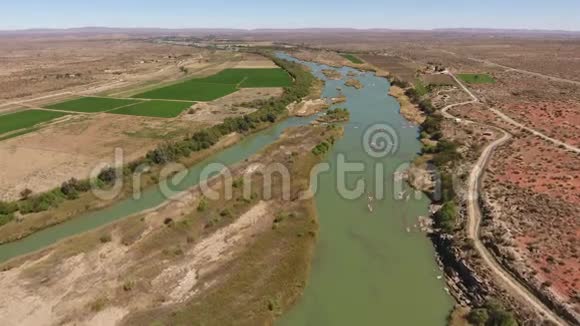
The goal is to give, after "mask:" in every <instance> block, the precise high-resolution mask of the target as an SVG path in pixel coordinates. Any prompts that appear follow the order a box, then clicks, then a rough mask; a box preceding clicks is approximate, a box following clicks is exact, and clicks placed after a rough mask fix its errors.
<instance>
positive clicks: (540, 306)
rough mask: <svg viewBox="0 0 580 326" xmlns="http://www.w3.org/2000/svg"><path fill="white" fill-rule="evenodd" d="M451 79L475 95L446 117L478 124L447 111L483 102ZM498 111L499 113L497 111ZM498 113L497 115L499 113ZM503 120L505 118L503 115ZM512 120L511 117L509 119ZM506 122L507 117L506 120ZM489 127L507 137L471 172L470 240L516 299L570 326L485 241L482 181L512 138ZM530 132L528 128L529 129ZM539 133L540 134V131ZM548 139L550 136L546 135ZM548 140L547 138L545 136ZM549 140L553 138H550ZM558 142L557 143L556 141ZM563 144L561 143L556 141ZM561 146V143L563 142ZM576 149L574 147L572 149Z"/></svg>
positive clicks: (491, 146) (488, 149)
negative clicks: (482, 233)
mask: <svg viewBox="0 0 580 326" xmlns="http://www.w3.org/2000/svg"><path fill="white" fill-rule="evenodd" d="M448 74H449V75H450V76H451V77H453V78H454V79H455V81H456V82H457V84H458V85H459V86H460V87H461V88H463V90H464V91H465V92H466V93H467V94H469V96H471V98H472V99H473V100H471V101H467V102H463V103H457V104H452V105H448V106H446V107H445V108H443V109H442V113H443V116H444V117H445V118H448V119H454V120H456V121H461V122H462V123H468V124H469V123H476V122H474V121H470V120H465V119H463V120H461V119H459V118H458V117H455V116H453V115H451V114H449V113H448V112H447V111H448V110H449V109H451V108H453V107H457V106H461V105H466V104H473V103H480V101H479V99H478V98H477V97H476V96H475V95H474V94H473V93H472V92H471V91H470V90H469V89H468V88H467V87H466V86H465V85H464V84H463V83H462V82H461V81H460V80H458V79H457V78H456V77H455V76H454V75H453V74H451V73H448ZM496 111H497V110H496ZM496 114H497V113H496ZM500 118H501V116H500ZM505 118H507V119H509V120H511V119H510V118H509V117H507V116H506V117H505ZM502 119H503V120H505V119H504V118H502ZM505 121H506V122H509V123H511V124H514V123H515V124H518V125H520V126H521V124H519V123H517V122H515V121H513V120H511V122H510V121H507V120H505ZM487 127H489V128H492V129H495V130H498V131H501V132H502V133H503V136H502V137H501V138H499V139H497V140H495V141H494V142H492V143H491V144H489V145H487V146H486V147H485V149H484V150H483V152H482V154H481V156H480V157H479V159H478V160H477V162H476V163H475V165H474V167H473V169H472V170H471V173H470V175H469V180H468V193H467V206H468V207H467V233H468V237H469V238H470V239H472V240H473V241H474V244H475V250H476V251H477V252H478V253H479V254H480V256H481V257H482V259H483V262H484V263H485V264H486V265H487V267H488V268H489V269H490V270H491V271H492V273H493V274H494V275H495V279H496V280H497V281H498V284H500V285H501V286H502V287H503V288H505V289H506V290H508V291H509V293H510V294H512V295H513V296H516V297H519V298H520V299H521V300H522V302H526V303H527V304H528V305H529V306H530V307H532V308H533V309H534V310H535V311H537V312H538V313H540V315H541V316H542V317H544V318H546V319H547V320H549V321H551V322H553V323H555V324H556V325H567V323H566V322H565V321H564V320H562V319H561V318H560V316H558V314H556V313H555V312H553V311H552V310H550V308H548V307H547V306H546V305H545V304H544V303H543V302H542V301H541V300H540V299H538V298H537V297H536V296H535V295H534V294H533V293H532V292H530V291H529V290H528V289H527V288H526V287H525V286H524V285H523V284H522V283H520V281H519V280H517V279H516V278H514V277H513V276H512V275H511V274H510V273H509V272H508V271H506V270H505V269H504V268H503V266H502V265H501V264H500V263H499V262H498V261H497V260H496V259H495V257H494V256H493V255H492V254H491V253H490V252H489V250H487V248H486V247H485V245H484V244H483V242H482V241H481V238H480V234H479V229H480V224H481V209H480V207H479V201H478V200H479V196H480V188H481V179H482V177H483V174H484V172H485V167H486V166H487V164H488V163H489V161H490V159H491V157H492V155H493V152H494V150H495V149H496V148H497V147H499V146H501V145H503V144H505V143H506V142H507V141H508V140H509V139H510V138H511V137H512V136H511V134H510V133H508V132H507V131H505V130H503V129H500V128H496V127H493V126H487ZM526 129H527V128H526ZM538 134H540V133H539V132H538ZM545 137H547V136H545ZM543 138H544V137H543ZM547 138H549V137H547ZM554 141H555V140H554ZM556 142H559V141H556ZM559 143H561V142H559ZM558 145H560V144H558ZM570 147H572V148H573V146H570Z"/></svg>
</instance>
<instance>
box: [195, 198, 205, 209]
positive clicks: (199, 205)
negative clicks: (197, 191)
mask: <svg viewBox="0 0 580 326" xmlns="http://www.w3.org/2000/svg"><path fill="white" fill-rule="evenodd" d="M206 209H207V201H206V200H205V198H202V199H201V200H200V201H199V204H198V205H197V211H198V212H204V211H205V210H206Z"/></svg>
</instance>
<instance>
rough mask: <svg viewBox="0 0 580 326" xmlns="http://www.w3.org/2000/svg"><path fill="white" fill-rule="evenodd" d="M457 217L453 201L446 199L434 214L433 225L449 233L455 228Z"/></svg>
mask: <svg viewBox="0 0 580 326" xmlns="http://www.w3.org/2000/svg"><path fill="white" fill-rule="evenodd" d="M456 219H457V207H456V205H455V202H453V201H448V202H446V203H445V204H443V207H441V209H440V210H439V211H438V212H437V213H436V214H435V225H436V226H437V227H438V228H440V229H442V230H444V231H445V232H447V233H451V232H452V231H453V229H454V228H455V221H456Z"/></svg>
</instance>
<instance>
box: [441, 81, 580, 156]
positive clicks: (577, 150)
mask: <svg viewBox="0 0 580 326" xmlns="http://www.w3.org/2000/svg"><path fill="white" fill-rule="evenodd" d="M446 74H447V75H449V76H451V78H453V79H454V80H455V82H457V84H458V85H459V86H460V87H461V88H462V89H463V90H464V91H465V92H466V93H467V94H468V95H469V96H470V97H471V98H472V99H473V101H469V102H465V103H460V104H455V105H454V106H459V105H463V104H469V103H481V101H480V100H479V99H478V98H477V96H475V95H474V94H473V93H472V92H471V91H470V90H469V89H468V88H467V87H466V86H465V85H464V84H463V82H461V81H460V80H459V78H457V77H456V76H455V75H454V74H452V73H451V72H446ZM450 108H451V107H449V108H447V109H450ZM444 110H445V109H444ZM489 110H490V111H491V112H493V113H494V114H495V115H497V116H498V117H499V118H500V119H502V120H503V121H505V122H507V123H509V124H511V125H512V126H515V127H518V128H520V129H523V130H526V131H528V132H530V133H532V134H534V135H536V136H538V137H540V138H542V139H544V140H546V141H548V142H551V143H552V144H554V145H556V146H560V147H564V148H566V149H567V150H569V151H571V152H575V153H577V154H580V148H578V147H575V146H572V145H570V144H566V143H565V142H563V141H560V140H558V139H555V138H552V137H550V136H548V135H546V134H543V133H541V132H539V131H537V130H535V129H532V128H530V127H527V126H525V125H523V124H521V123H519V122H517V121H515V120H513V119H512V118H510V117H508V116H507V115H505V114H504V113H502V112H501V111H499V110H498V109H495V108H489ZM444 112H445V113H446V112H447V111H446V110H445V111H444Z"/></svg>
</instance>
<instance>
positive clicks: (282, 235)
mask: <svg viewBox="0 0 580 326" xmlns="http://www.w3.org/2000/svg"><path fill="white" fill-rule="evenodd" d="M341 134H342V130H341V128H338V127H336V128H329V127H327V126H325V127H317V126H304V127H297V128H291V129H289V130H288V131H286V132H285V133H284V134H283V135H282V136H281V138H280V139H279V140H278V141H277V142H275V143H274V144H272V145H270V146H268V147H267V148H265V149H264V150H263V151H261V152H260V153H259V154H257V155H255V156H253V157H251V158H250V159H249V160H247V161H245V162H243V163H240V164H236V165H234V166H232V167H231V171H232V175H233V180H235V181H234V184H233V188H232V190H233V192H232V196H233V199H231V200H225V198H221V199H217V200H211V199H209V198H207V197H204V196H203V195H202V194H201V193H200V188H199V187H195V188H192V189H190V190H188V191H186V192H184V193H182V194H181V195H179V196H178V197H175V198H173V199H172V200H170V201H167V202H165V203H164V204H163V205H161V206H159V207H157V208H155V209H154V210H150V211H148V212H145V213H139V214H136V215H134V216H131V217H127V218H125V219H123V220H119V221H117V222H114V223H112V224H109V225H107V226H104V227H102V228H99V229H95V230H92V231H90V232H88V233H83V234H82V235H80V236H77V237H74V238H70V239H67V240H64V241H62V242H60V243H58V244H56V245H54V246H51V247H49V248H46V249H43V250H42V251H40V252H37V253H34V254H32V255H29V256H25V257H20V258H17V259H15V260H13V261H11V262H10V263H8V264H4V266H3V267H2V270H3V271H4V272H2V274H1V275H2V277H1V278H0V289H1V291H2V293H4V294H5V295H4V296H2V298H0V311H1V313H0V316H2V317H0V321H1V320H5V321H8V322H10V321H14V320H19V321H21V322H23V323H27V322H28V323H34V321H41V320H42V322H43V323H51V324H58V323H60V322H62V321H65V320H66V321H67V322H77V323H90V322H97V321H100V322H101V323H106V324H114V323H117V322H120V323H121V324H125V325H142V324H143V323H150V322H151V321H156V322H159V323H163V324H181V323H184V324H208V323H209V324H215V325H217V324H230V323H231V322H233V321H235V322H236V323H239V324H248V325H258V324H259V325H263V324H271V323H273V321H274V320H275V319H276V318H277V317H278V316H279V315H280V314H281V313H282V312H283V311H285V310H286V309H287V308H288V307H290V306H291V305H292V304H293V303H294V302H295V301H296V300H297V299H298V298H299V296H300V294H301V289H303V288H304V284H305V283H306V278H307V276H308V273H309V266H310V263H311V261H312V252H313V248H314V244H315V242H316V234H317V232H318V231H317V230H318V223H317V222H316V210H315V209H314V203H313V199H312V198H310V199H301V198H302V194H304V193H305V192H307V191H308V189H309V182H310V179H309V177H310V174H309V171H310V170H311V169H312V168H313V166H314V165H315V164H316V163H317V162H319V161H320V160H321V159H322V158H323V156H320V155H315V154H313V153H312V149H314V148H315V147H316V146H317V145H318V144H319V143H321V142H325V141H326V142H328V140H329V139H339V138H340V135H341ZM258 164H259V165H260V166H262V165H263V166H266V167H267V166H272V165H273V164H283V165H284V166H285V167H286V168H287V169H288V170H289V171H290V174H291V175H292V182H291V184H290V194H291V197H290V198H289V201H288V200H286V199H284V194H283V192H281V191H280V190H282V189H283V184H282V183H281V182H282V181H283V179H281V178H276V177H275V178H273V187H272V188H273V192H272V195H273V198H271V199H266V198H265V197H264V194H265V192H264V188H263V187H264V184H263V175H261V172H260V169H259V168H258V169H256V167H257V166H258ZM248 171H254V172H255V173H251V179H245V178H244V179H243V180H245V181H243V184H244V186H242V184H241V183H240V181H238V180H242V179H241V178H242V176H243V175H246V173H248ZM246 182H247V185H251V189H252V193H251V196H250V197H249V198H246V197H245V195H244V189H245V185H246ZM208 185H209V188H210V189H212V190H213V191H216V192H217V193H225V191H226V189H227V187H226V186H225V185H224V182H223V178H221V177H215V178H212V179H211V180H210V181H209V182H208ZM233 271H235V272H233ZM56 275H58V278H55V276H56ZM16 280H18V281H16ZM24 284H26V285H24ZM30 286H33V287H35V289H36V291H34V292H28V291H26V287H30ZM160 300H161V301H160ZM25 302H27V304H24V303H25ZM65 302H66V304H64V303H65ZM56 306H58V307H60V308H59V309H58V312H57V311H56V310H55V309H54V307H56ZM15 307H18V309H16V308H15ZM3 324H7V323H5V322H3Z"/></svg>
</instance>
